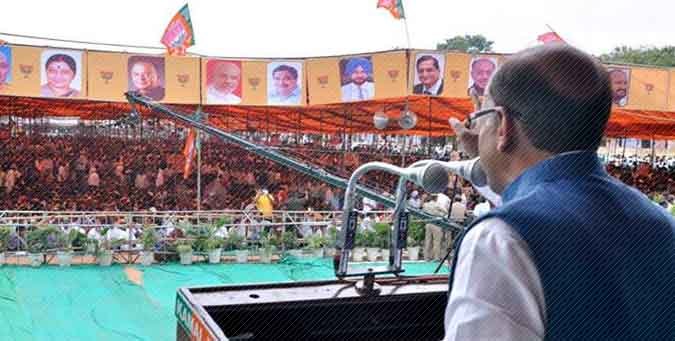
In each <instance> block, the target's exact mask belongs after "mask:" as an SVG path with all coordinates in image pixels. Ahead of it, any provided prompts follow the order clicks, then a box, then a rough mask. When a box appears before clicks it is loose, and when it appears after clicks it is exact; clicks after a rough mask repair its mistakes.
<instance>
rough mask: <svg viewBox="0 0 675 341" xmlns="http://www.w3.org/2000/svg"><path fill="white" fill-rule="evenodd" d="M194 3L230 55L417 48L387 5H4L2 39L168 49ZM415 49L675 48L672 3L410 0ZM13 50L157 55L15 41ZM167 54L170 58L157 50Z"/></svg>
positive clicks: (159, 0) (203, 43)
mask: <svg viewBox="0 0 675 341" xmlns="http://www.w3.org/2000/svg"><path fill="white" fill-rule="evenodd" d="M186 1H187V3H188V4H189V6H190V12H191V15H192V22H193V26H194V29H195V38H196V42H197V44H196V46H194V47H192V48H190V49H189V52H193V53H198V54H203V55H209V56H221V57H250V58H266V57H269V58H272V57H281V58H283V57H316V56H329V55H340V54H353V53H364V52H374V51H382V50H389V49H393V48H407V47H408V43H407V41H406V34H405V29H404V27H405V26H404V22H403V21H398V20H395V19H393V18H392V17H391V15H390V14H389V13H388V12H387V11H385V10H383V9H376V4H377V0H283V1H279V0H189V1H188V0H153V1H150V0H133V1H131V0H116V1H100V0H98V1H92V0H88V1H83V0H70V1H69V0H63V1H43V0H42V1H37V0H5V1H3V7H2V8H3V14H4V15H3V20H2V21H1V22H0V32H2V33H13V34H23V35H34V36H46V37H52V38H60V39H71V40H85V41H95V42H105V43H116V44H132V45H144V46H157V47H161V45H160V43H159V40H160V38H161V35H162V33H163V31H164V28H165V27H166V25H167V23H168V22H169V20H170V19H171V17H172V16H173V15H174V14H175V13H176V12H177V11H178V10H179V9H180V8H181V7H182V6H183V5H184V4H185V3H186ZM404 8H405V11H406V16H407V25H408V29H409V32H410V40H411V44H410V47H411V48H417V49H433V48H435V46H436V44H437V43H439V42H442V41H444V40H445V39H446V38H450V37H453V36H455V35H464V34H482V35H484V36H486V37H487V38H488V39H490V40H493V41H494V42H495V44H494V50H495V51H496V52H500V53H513V52H516V51H518V50H520V49H523V48H526V47H529V46H533V45H535V44H536V37H537V35H539V34H542V33H545V32H547V31H548V28H547V26H546V25H547V24H548V25H550V26H551V27H553V28H554V29H555V30H556V31H557V32H558V33H559V34H560V35H561V36H562V37H563V39H565V40H566V41H568V42H569V43H571V44H572V45H574V46H576V47H579V48H581V49H583V50H585V51H587V52H589V53H592V54H595V55H599V54H601V53H604V52H608V51H611V50H612V49H613V48H614V47H615V46H619V45H628V46H633V47H640V46H664V45H675V24H673V16H675V1H669V0H660V1H654V0H643V1H631V0H613V1H593V0H558V1H545V0H514V1H497V0H482V1H466V0H464V1H460V0H404ZM0 38H2V39H4V40H7V41H9V42H10V43H23V44H31V45H39V46H43V45H48V46H55V47H75V48H84V47H87V48H90V49H98V50H113V51H120V50H124V51H129V52H152V51H150V50H142V49H134V48H123V49H120V48H112V47H105V46H95V45H81V44H68V43H61V42H48V41H40V40H27V39H21V38H16V37H8V36H3V35H1V34H0ZM155 52H161V51H155Z"/></svg>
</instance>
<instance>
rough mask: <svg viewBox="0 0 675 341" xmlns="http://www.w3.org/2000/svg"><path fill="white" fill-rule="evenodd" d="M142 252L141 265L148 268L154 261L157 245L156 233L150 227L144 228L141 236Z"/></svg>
mask: <svg viewBox="0 0 675 341" xmlns="http://www.w3.org/2000/svg"><path fill="white" fill-rule="evenodd" d="M141 238H142V239H141V240H142V242H143V251H141V264H143V265H144V266H150V265H151V264H152V262H153V261H154V260H155V252H154V251H155V246H156V245H157V241H158V238H157V232H156V231H155V229H153V228H152V227H145V229H144V230H143V236H142V237H141Z"/></svg>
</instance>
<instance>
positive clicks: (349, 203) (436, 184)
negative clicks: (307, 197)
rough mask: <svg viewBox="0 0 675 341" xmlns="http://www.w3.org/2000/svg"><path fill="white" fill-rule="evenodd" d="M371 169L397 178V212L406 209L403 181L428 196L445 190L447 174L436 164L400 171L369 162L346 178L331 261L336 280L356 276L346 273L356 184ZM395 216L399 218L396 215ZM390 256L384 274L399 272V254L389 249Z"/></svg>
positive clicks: (421, 165)
mask: <svg viewBox="0 0 675 341" xmlns="http://www.w3.org/2000/svg"><path fill="white" fill-rule="evenodd" d="M374 170H380V171H384V172H387V173H391V174H395V175H398V176H399V177H400V178H399V184H398V186H397V190H396V199H395V201H396V208H395V212H396V213H401V212H403V211H404V209H405V187H404V185H405V181H412V182H413V183H415V184H416V185H418V186H420V187H422V188H423V189H424V190H425V191H427V192H431V193H438V192H443V191H445V189H446V188H447V187H448V173H447V171H446V170H445V168H444V167H443V166H442V165H441V164H440V163H439V162H428V163H425V164H420V165H417V166H415V167H408V168H401V167H398V166H394V165H392V164H388V163H384V162H369V163H366V164H364V165H361V166H360V167H359V168H357V169H356V170H355V171H354V173H352V175H351V177H350V178H349V183H348V184H347V189H346V190H345V201H344V206H343V214H342V216H343V218H342V228H341V229H340V231H339V233H338V235H339V237H338V241H337V245H336V247H337V248H338V252H339V253H338V254H337V255H336V258H335V259H334V266H335V272H336V275H337V276H338V277H344V276H347V275H356V274H349V273H348V263H349V256H350V253H351V250H352V249H353V247H354V237H355V235H356V216H355V212H354V204H355V199H356V187H357V182H358V180H359V178H360V177H361V176H362V175H364V174H365V173H367V172H369V171H374ZM395 216H398V214H396V215H395ZM397 222H398V221H397ZM405 230H407V226H406V227H405ZM393 239H398V235H397V234H396V233H395V235H394V236H393ZM402 245H403V244H401V243H398V244H397V246H398V247H400V246H402ZM395 253H396V254H399V256H398V257H393V255H394V254H395ZM390 255H391V256H392V257H390V264H389V265H390V266H389V268H388V269H387V270H385V271H384V272H383V273H385V272H388V273H396V272H397V271H400V270H401V265H400V252H395V251H394V250H390ZM394 258H396V259H394ZM358 275H360V274H358Z"/></svg>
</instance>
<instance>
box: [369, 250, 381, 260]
mask: <svg viewBox="0 0 675 341" xmlns="http://www.w3.org/2000/svg"><path fill="white" fill-rule="evenodd" d="M366 254H367V255H368V260H369V261H371V262H374V261H376V260H377V258H379V257H380V249H379V248H376V247H367V248H366Z"/></svg>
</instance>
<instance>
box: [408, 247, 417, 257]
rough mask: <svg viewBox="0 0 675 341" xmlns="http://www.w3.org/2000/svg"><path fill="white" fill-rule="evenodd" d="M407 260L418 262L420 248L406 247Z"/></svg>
mask: <svg viewBox="0 0 675 341" xmlns="http://www.w3.org/2000/svg"><path fill="white" fill-rule="evenodd" d="M408 259H409V260H419V259H420V247H419V246H409V247H408Z"/></svg>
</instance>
